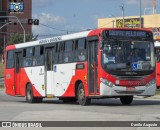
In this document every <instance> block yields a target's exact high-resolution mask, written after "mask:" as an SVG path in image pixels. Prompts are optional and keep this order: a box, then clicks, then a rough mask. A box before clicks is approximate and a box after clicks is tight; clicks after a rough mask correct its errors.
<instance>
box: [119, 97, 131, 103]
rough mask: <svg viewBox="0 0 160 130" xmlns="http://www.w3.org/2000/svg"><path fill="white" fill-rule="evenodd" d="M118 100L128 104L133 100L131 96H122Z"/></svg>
mask: <svg viewBox="0 0 160 130" xmlns="http://www.w3.org/2000/svg"><path fill="white" fill-rule="evenodd" d="M120 101H121V103H122V104H123V105H129V104H131V103H132V101H133V96H123V97H120Z"/></svg>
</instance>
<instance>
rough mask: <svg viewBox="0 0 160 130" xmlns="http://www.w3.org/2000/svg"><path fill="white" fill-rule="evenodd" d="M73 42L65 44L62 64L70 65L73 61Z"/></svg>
mask: <svg viewBox="0 0 160 130" xmlns="http://www.w3.org/2000/svg"><path fill="white" fill-rule="evenodd" d="M73 43H74V42H73V41H66V42H65V53H64V63H71V62H73V59H74V54H73Z"/></svg>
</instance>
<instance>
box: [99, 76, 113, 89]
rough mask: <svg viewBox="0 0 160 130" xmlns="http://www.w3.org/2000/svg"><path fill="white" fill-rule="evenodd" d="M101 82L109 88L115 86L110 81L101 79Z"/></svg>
mask: <svg viewBox="0 0 160 130" xmlns="http://www.w3.org/2000/svg"><path fill="white" fill-rule="evenodd" d="M100 81H101V82H102V83H103V84H105V85H107V86H109V87H113V86H114V84H113V83H112V82H110V81H108V80H107V79H104V78H100Z"/></svg>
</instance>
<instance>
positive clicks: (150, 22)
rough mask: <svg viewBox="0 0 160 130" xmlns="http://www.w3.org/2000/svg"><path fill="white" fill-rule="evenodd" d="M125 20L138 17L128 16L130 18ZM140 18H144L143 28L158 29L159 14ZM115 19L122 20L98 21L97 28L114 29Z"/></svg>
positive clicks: (106, 19) (107, 19)
mask: <svg viewBox="0 0 160 130" xmlns="http://www.w3.org/2000/svg"><path fill="white" fill-rule="evenodd" d="M125 18H126V19H128V18H139V16H130V17H125ZM142 18H144V25H143V27H144V28H149V27H160V14H155V15H143V16H142ZM116 19H122V17H116V18H115V17H113V18H102V19H98V28H103V27H107V28H112V27H116Z"/></svg>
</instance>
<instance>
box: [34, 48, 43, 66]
mask: <svg viewBox="0 0 160 130" xmlns="http://www.w3.org/2000/svg"><path fill="white" fill-rule="evenodd" d="M43 52H44V47H43V46H37V47H35V52H34V56H33V66H41V65H44V55H43Z"/></svg>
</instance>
